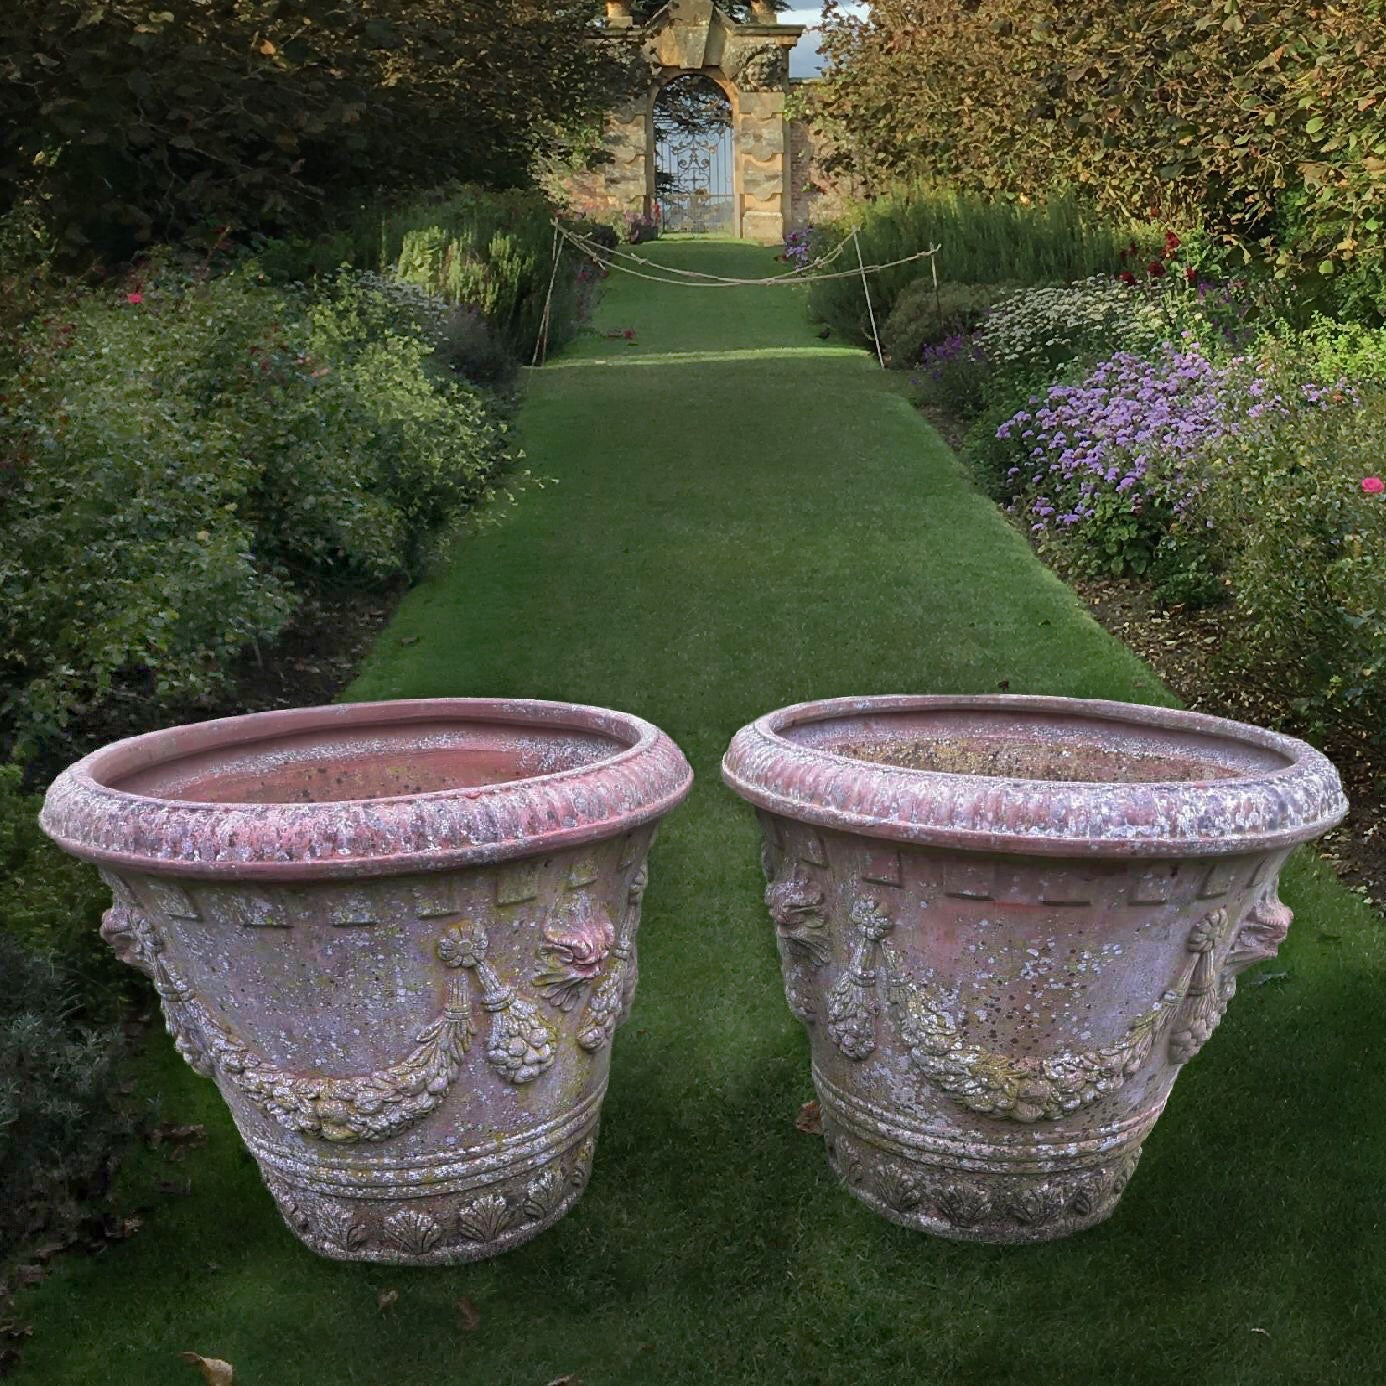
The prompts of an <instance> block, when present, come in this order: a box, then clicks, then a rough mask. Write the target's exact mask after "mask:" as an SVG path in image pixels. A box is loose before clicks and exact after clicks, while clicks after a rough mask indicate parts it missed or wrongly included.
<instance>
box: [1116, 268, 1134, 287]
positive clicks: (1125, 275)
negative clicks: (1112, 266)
mask: <svg viewBox="0 0 1386 1386" xmlns="http://www.w3.org/2000/svg"><path fill="white" fill-rule="evenodd" d="M1117 278H1118V279H1120V280H1121V282H1122V283H1123V284H1134V283H1135V282H1136V276H1135V275H1134V274H1132V273H1131V271H1130V270H1122V272H1121V273H1120V274H1119V275H1117Z"/></svg>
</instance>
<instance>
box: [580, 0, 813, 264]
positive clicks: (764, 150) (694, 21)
mask: <svg viewBox="0 0 1386 1386" xmlns="http://www.w3.org/2000/svg"><path fill="white" fill-rule="evenodd" d="M628 8H629V7H628V6H624V5H622V4H620V3H619V0H612V3H611V4H609V5H608V30H607V32H606V34H605V35H604V36H603V38H602V40H601V41H602V42H613V41H615V42H625V43H633V44H638V45H639V48H640V52H641V54H642V56H643V57H644V59H645V61H646V62H647V63H648V65H649V68H650V77H651V82H650V87H649V89H648V90H647V91H646V92H644V93H642V94H641V95H640V96H639V97H637V98H635V99H633V100H632V101H631V102H629V103H628V104H627V105H626V106H625V107H623V108H622V109H621V110H619V111H618V112H616V114H615V115H614V116H613V117H612V119H611V121H610V122H609V125H608V128H607V133H606V137H605V146H604V147H605V152H606V154H607V155H608V156H609V161H608V162H604V163H601V164H598V165H597V166H596V167H594V168H592V169H590V170H585V171H582V172H578V173H573V174H570V175H569V176H568V177H566V178H565V179H564V180H563V183H562V189H563V191H564V192H565V193H566V195H567V197H568V200H569V201H571V202H572V204H573V205H574V206H575V208H576V209H577V210H578V211H580V212H582V213H583V214H584V215H587V216H593V217H598V218H602V219H610V220H617V219H619V218H620V217H622V216H625V215H627V214H630V213H642V212H645V211H648V210H649V208H650V206H651V204H652V202H653V199H654V172H655V156H654V148H653V144H654V126H653V111H654V102H655V99H656V97H657V95H658V93H659V90H660V88H661V87H662V86H663V85H664V84H665V83H666V82H668V81H670V80H672V79H673V78H675V77H678V76H683V75H685V74H688V73H702V74H703V75H705V76H707V77H709V78H711V79H712V80H713V81H714V82H716V83H717V84H718V86H720V87H721V88H722V90H723V91H725V92H726V93H727V96H728V99H729V100H730V101H731V106H732V120H733V124H734V129H735V138H736V167H735V177H734V185H733V192H734V194H735V198H736V231H737V234H738V235H741V236H744V237H746V238H747V239H748V240H754V241H760V242H762V243H763V244H766V245H776V244H779V243H780V242H781V241H782V240H783V239H784V236H785V232H786V231H787V230H788V228H789V226H790V224H791V221H792V208H791V195H790V188H791V182H790V169H789V163H790V161H789V158H788V151H789V122H788V121H787V119H786V116H785V106H786V99H787V96H788V92H789V52H790V50H791V49H792V48H793V47H794V45H795V44H796V43H797V42H798V39H799V36H800V34H802V32H803V30H802V29H801V28H799V27H798V26H797V25H788V24H776V23H774V22H771V20H772V18H773V13H772V11H770V10H768V9H766V8H765V7H763V6H762V7H761V11H760V14H759V17H760V18H761V19H763V20H765V21H766V22H762V23H749V24H736V23H733V22H732V21H731V20H730V19H728V18H727V17H726V15H724V14H722V13H721V12H720V11H719V10H717V9H715V8H714V6H713V4H712V0H670V3H669V5H668V6H667V7H666V8H665V9H664V10H662V11H661V12H660V14H659V15H657V16H656V17H655V18H654V19H653V20H651V21H650V23H649V24H647V25H645V26H644V27H640V26H636V25H633V24H631V23H629V18H628V14H627V13H626V12H627V11H628ZM613 10H614V13H613Z"/></svg>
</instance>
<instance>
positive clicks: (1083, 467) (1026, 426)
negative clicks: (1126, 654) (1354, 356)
mask: <svg viewBox="0 0 1386 1386" xmlns="http://www.w3.org/2000/svg"><path fill="white" fill-rule="evenodd" d="M1356 402H1357V400H1356V395H1355V393H1354V392H1353V391H1352V389H1351V388H1350V387H1349V386H1347V385H1346V384H1345V383H1343V382H1339V383H1338V384H1336V385H1331V386H1323V385H1316V384H1304V385H1300V386H1299V387H1298V389H1297V390H1295V389H1287V388H1283V387H1282V388H1277V386H1276V385H1275V384H1274V383H1273V380H1272V378H1270V377H1267V376H1266V375H1265V374H1264V373H1263V372H1262V371H1261V369H1260V368H1259V367H1258V365H1257V363H1256V362H1254V361H1253V360H1252V359H1251V358H1249V357H1245V356H1239V357H1234V358H1232V359H1231V360H1229V361H1227V362H1226V363H1225V364H1222V365H1214V364H1213V363H1212V362H1211V361H1209V360H1208V358H1207V357H1206V356H1204V354H1203V353H1202V351H1201V350H1199V348H1198V346H1197V344H1195V343H1192V342H1191V341H1189V340H1188V339H1186V340H1185V342H1184V343H1183V344H1178V345H1176V344H1175V343H1172V342H1165V343H1163V344H1162V345H1161V346H1160V348H1159V350H1158V351H1156V352H1155V353H1153V354H1152V355H1150V356H1142V355H1138V354H1136V353H1133V352H1125V351H1123V352H1117V353H1116V354H1115V355H1114V356H1111V357H1109V358H1108V359H1107V360H1105V361H1102V362H1101V363H1099V364H1098V365H1097V366H1096V367H1095V368H1094V369H1093V371H1092V372H1091V373H1090V374H1089V375H1088V376H1087V377H1086V378H1085V379H1084V380H1083V381H1082V382H1081V383H1080V384H1077V385H1054V386H1051V387H1050V388H1049V390H1048V391H1046V393H1045V395H1044V396H1043V398H1041V397H1039V396H1032V397H1031V399H1030V405H1031V408H1029V409H1022V410H1020V411H1019V412H1018V413H1016V414H1014V415H1012V417H1011V418H1009V419H1007V420H1006V422H1005V423H1003V424H1002V425H1001V427H1000V428H999V429H997V431H996V436H997V437H998V438H1000V439H1003V440H1010V441H1013V442H1017V443H1020V444H1021V445H1022V446H1023V447H1024V449H1025V453H1026V461H1025V462H1023V463H1021V464H1019V465H1017V466H1015V467H1012V468H1011V470H1010V473H1009V475H1010V477H1011V478H1012V479H1013V480H1015V479H1017V478H1022V477H1024V478H1025V480H1024V481H1022V482H1021V483H1020V484H1018V485H1017V487H1016V491H1017V493H1019V494H1020V495H1021V496H1022V499H1021V501H1020V502H1018V505H1019V507H1020V508H1021V509H1022V510H1023V511H1025V512H1026V513H1027V514H1028V517H1029V519H1030V521H1031V524H1030V528H1031V530H1032V531H1035V532H1037V533H1046V532H1053V531H1055V530H1058V531H1067V530H1072V529H1073V527H1074V526H1077V525H1081V524H1082V523H1084V522H1085V521H1090V520H1092V519H1093V518H1094V517H1095V516H1097V515H1098V514H1099V511H1101V512H1102V514H1103V515H1104V516H1110V515H1112V514H1113V513H1123V514H1125V515H1127V516H1138V515H1142V514H1147V515H1148V518H1151V519H1152V520H1155V519H1156V518H1157V517H1156V516H1154V515H1149V514H1148V512H1149V511H1151V510H1152V509H1153V510H1155V511H1157V512H1158V519H1159V522H1160V523H1161V524H1165V523H1173V522H1177V521H1178V520H1179V519H1180V518H1182V517H1183V516H1185V515H1186V514H1187V513H1188V511H1189V509H1190V508H1191V506H1192V504H1193V502H1194V500H1195V499H1196V497H1197V494H1198V488H1199V482H1198V481H1197V479H1196V476H1195V469H1194V467H1193V465H1192V464H1193V463H1194V461H1195V459H1196V458H1197V457H1198V455H1199V454H1200V453H1201V452H1203V451H1204V450H1205V449H1206V448H1207V447H1208V445H1209V444H1211V443H1214V442H1216V441H1217V440H1218V439H1219V438H1222V437H1225V436H1227V435H1229V434H1235V433H1238V432H1240V431H1242V430H1243V429H1244V428H1246V427H1250V426H1253V425H1255V424H1256V422H1257V421H1258V420H1262V419H1268V420H1269V421H1270V422H1271V423H1272V424H1273V423H1275V422H1277V421H1279V420H1283V419H1285V418H1289V417H1291V416H1292V415H1293V414H1295V413H1296V412H1298V411H1302V410H1303V409H1305V408H1330V407H1332V406H1333V405H1336V404H1342V403H1349V404H1355V403H1356Z"/></svg>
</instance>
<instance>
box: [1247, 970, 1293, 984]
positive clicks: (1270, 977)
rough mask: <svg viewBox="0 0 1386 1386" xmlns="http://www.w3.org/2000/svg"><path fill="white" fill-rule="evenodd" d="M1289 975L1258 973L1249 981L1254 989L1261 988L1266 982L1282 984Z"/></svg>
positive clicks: (1282, 973)
mask: <svg viewBox="0 0 1386 1386" xmlns="http://www.w3.org/2000/svg"><path fill="white" fill-rule="evenodd" d="M1289 975H1290V974H1289V973H1288V972H1258V973H1257V974H1256V976H1254V977H1253V978H1252V979H1251V985H1252V986H1254V987H1263V986H1265V985H1266V983H1267V982H1283V981H1284V980H1285V978H1286V977H1288V976H1289Z"/></svg>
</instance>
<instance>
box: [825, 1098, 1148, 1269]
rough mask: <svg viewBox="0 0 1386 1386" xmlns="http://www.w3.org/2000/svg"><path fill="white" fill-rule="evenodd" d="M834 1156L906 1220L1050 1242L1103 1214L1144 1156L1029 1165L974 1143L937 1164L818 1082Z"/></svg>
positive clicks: (863, 1194) (862, 1197)
mask: <svg viewBox="0 0 1386 1386" xmlns="http://www.w3.org/2000/svg"><path fill="white" fill-rule="evenodd" d="M819 1093H820V1099H819V1100H820V1105H821V1107H822V1111H823V1139H824V1143H825V1145H826V1147H827V1152H828V1163H829V1165H830V1166H831V1167H832V1170H833V1172H834V1173H835V1174H836V1175H837V1177H838V1179H839V1180H840V1181H841V1183H842V1186H843V1188H845V1189H846V1190H847V1192H848V1193H850V1194H851V1195H852V1197H853V1198H856V1199H858V1200H859V1201H860V1202H862V1203H864V1204H866V1206H867V1207H868V1208H870V1209H872V1210H873V1211H874V1212H877V1213H879V1214H880V1215H881V1216H882V1217H884V1218H889V1219H890V1221H891V1222H895V1223H899V1224H900V1226H901V1227H912V1228H914V1229H915V1230H916V1231H919V1232H929V1233H932V1234H933V1235H934V1236H936V1237H947V1238H949V1239H951V1240H952V1241H956V1242H1006V1243H1014V1242H1049V1241H1054V1240H1056V1239H1057V1238H1060V1237H1067V1236H1070V1235H1071V1234H1072V1233H1074V1232H1082V1231H1084V1230H1085V1229H1086V1228H1089V1227H1095V1226H1097V1224H1098V1223H1099V1222H1105V1221H1106V1220H1107V1219H1108V1218H1109V1217H1111V1215H1112V1214H1113V1213H1114V1212H1115V1211H1116V1207H1117V1203H1118V1202H1119V1201H1120V1199H1121V1195H1122V1193H1123V1191H1124V1190H1125V1188H1126V1185H1127V1184H1128V1183H1129V1182H1130V1180H1131V1176H1132V1174H1133V1173H1135V1169H1136V1165H1137V1164H1138V1163H1139V1162H1140V1158H1141V1147H1140V1145H1139V1144H1131V1145H1129V1146H1127V1147H1125V1148H1124V1149H1123V1150H1122V1151H1121V1153H1120V1154H1118V1155H1115V1156H1113V1155H1106V1156H1103V1157H1101V1158H1098V1159H1090V1160H1088V1161H1080V1160H1077V1159H1075V1160H1072V1161H1054V1162H1052V1163H1050V1164H1048V1165H1047V1166H1046V1167H1045V1168H1042V1169H1038V1170H1037V1169H1033V1168H1031V1169H1029V1170H1026V1169H1021V1168H1017V1167H1016V1162H1014V1161H1012V1160H1008V1159H1007V1158H1006V1155H1007V1154H1008V1152H1005V1151H999V1150H993V1149H988V1148H986V1147H985V1146H981V1145H977V1146H974V1147H973V1148H972V1150H971V1152H970V1154H969V1155H966V1156H962V1155H959V1156H954V1157H952V1158H949V1157H947V1156H945V1157H943V1159H941V1160H939V1161H938V1162H931V1161H930V1160H928V1159H927V1158H925V1157H924V1155H923V1153H922V1152H921V1151H920V1150H919V1149H917V1148H910V1147H909V1146H907V1145H906V1143H905V1142H903V1141H893V1142H891V1143H890V1144H889V1145H885V1144H882V1143H880V1142H879V1141H877V1140H873V1139H871V1138H870V1137H868V1136H865V1135H863V1134H862V1132H861V1131H860V1129H859V1128H857V1127H855V1126H854V1125H852V1124H851V1123H850V1121H844V1120H843V1119H842V1118H841V1116H840V1114H838V1113H835V1112H834V1111H833V1109H832V1102H831V1099H830V1098H829V1097H827V1096H826V1094H825V1093H824V1089H823V1088H821V1087H820V1088H819Z"/></svg>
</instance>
